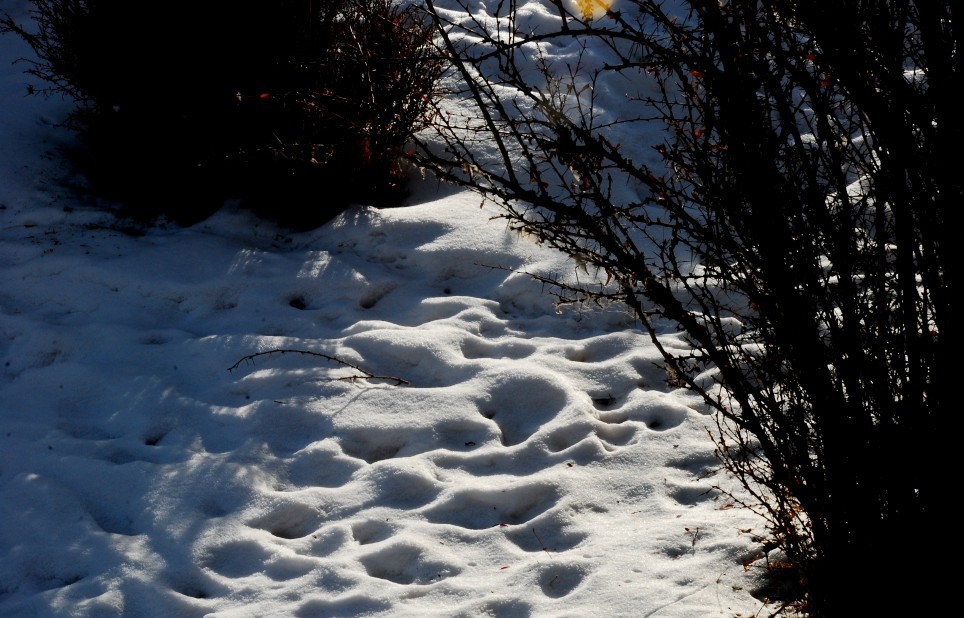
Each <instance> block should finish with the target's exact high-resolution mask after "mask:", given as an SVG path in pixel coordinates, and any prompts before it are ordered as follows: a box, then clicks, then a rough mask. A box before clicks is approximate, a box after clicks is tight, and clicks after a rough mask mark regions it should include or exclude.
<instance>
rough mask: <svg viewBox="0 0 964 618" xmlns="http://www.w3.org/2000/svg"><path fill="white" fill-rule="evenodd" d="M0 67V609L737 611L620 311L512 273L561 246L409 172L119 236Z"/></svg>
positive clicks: (552, 258)
mask: <svg viewBox="0 0 964 618" xmlns="http://www.w3.org/2000/svg"><path fill="white" fill-rule="evenodd" d="M439 4H442V2H441V1H440V2H439ZM25 6H26V2H25V1H24V0H4V1H3V2H2V4H0V7H2V8H3V9H4V10H8V11H11V12H13V13H14V14H17V12H21V13H20V14H22V11H23V8H22V7H25ZM535 6H536V4H535V3H533V7H535ZM546 6H549V5H546ZM543 8H544V7H543ZM549 8H550V9H551V6H550V7H549ZM543 14H544V15H545V17H543V19H549V18H550V17H551V15H552V14H553V13H552V11H550V10H546V11H545V12H544V13H543ZM529 15H530V16H531V15H536V16H537V17H533V18H534V19H537V18H538V12H536V11H534V10H533V11H531V12H530V13H529ZM28 51H29V50H28V49H27V48H26V47H25V46H24V45H23V44H22V42H20V41H19V40H17V39H15V38H14V37H12V36H4V37H0V71H2V81H0V101H2V103H0V105H2V106H3V107H2V113H3V119H4V122H3V124H2V125H0V131H2V132H3V136H2V142H3V144H4V148H3V149H2V150H0V278H2V279H0V280H2V282H3V284H2V287H0V419H2V427H0V429H2V431H0V521H2V522H3V525H2V526H0V615H3V616H137V617H141V616H148V617H150V616H163V617H166V616H219V617H229V616H230V617H241V616H259V617H261V616H299V617H302V616H320V617H323V616H412V617H426V616H445V617H452V616H465V617H474V616H501V617H516V616H520V617H521V616H553V617H561V616H573V617H575V616H592V615H600V616H627V617H637V616H659V617H661V618H668V617H672V616H676V617H704V616H738V615H742V616H751V615H757V613H758V612H760V611H761V606H762V605H763V601H761V600H759V599H757V598H754V596H753V595H752V594H751V592H752V590H753V589H754V587H755V586H758V585H759V583H760V580H759V575H760V572H761V570H762V569H761V567H760V563H758V562H751V561H752V560H753V559H754V558H757V557H759V556H760V552H761V545H760V538H759V536H758V535H763V534H764V533H765V529H764V523H763V521H762V520H761V519H759V518H758V517H757V516H755V515H753V514H752V513H751V512H749V511H748V510H745V509H742V508H739V507H735V506H734V504H733V500H732V498H731V497H730V496H728V495H727V494H726V493H725V492H724V491H721V490H726V491H732V492H735V493H736V494H737V495H740V491H741V490H740V488H739V487H738V485H737V484H736V483H735V482H734V481H733V479H731V478H729V477H727V476H726V475H725V474H724V473H722V472H720V471H719V470H718V463H717V461H716V459H715V457H714V453H713V451H714V444H713V442H712V440H711V439H710V437H709V436H708V431H711V430H712V429H713V427H714V423H713V418H712V416H710V415H708V413H707V412H706V411H705V410H703V409H702V408H701V406H700V405H699V403H698V401H697V400H696V399H694V398H693V397H692V396H690V395H688V394H687V393H685V392H684V391H680V390H676V389H674V388H672V387H671V386H668V385H667V384H666V381H667V380H666V375H665V373H664V372H663V371H662V370H661V369H660V368H659V366H658V365H659V355H658V353H657V351H656V349H655V347H654V346H653V344H652V343H651V342H650V341H649V338H648V336H647V335H646V334H645V333H643V332H642V331H641V330H640V329H638V328H637V327H636V325H635V324H634V323H633V320H632V318H631V316H630V315H629V314H628V313H627V311H626V310H625V309H624V308H621V307H618V306H612V307H607V308H593V307H573V306H557V304H556V298H555V297H554V296H553V295H552V294H551V290H550V289H548V288H547V287H546V286H544V285H543V284H542V283H539V282H538V281H536V280H535V279H533V278H532V277H530V276H529V275H527V274H524V273H522V272H521V271H523V270H524V271H526V272H528V273H536V274H542V275H547V276H556V277H563V278H565V277H575V276H585V273H580V272H578V268H577V267H576V266H575V265H573V264H572V263H571V262H570V261H568V260H567V259H566V258H565V256H563V255H561V254H559V253H556V252H554V251H552V250H550V249H547V248H544V247H540V246H538V245H536V244H534V243H533V242H532V241H531V240H530V239H527V238H525V237H521V236H518V235H516V234H513V233H512V232H510V231H509V230H507V228H506V224H505V222H504V221H503V220H501V219H499V218H498V217H497V215H498V214H499V212H498V211H497V210H496V209H495V207H494V206H493V205H491V204H481V205H480V199H479V197H478V196H475V195H473V194H470V193H466V192H463V191H458V190H454V189H452V188H445V187H439V186H438V185H437V184H436V183H434V182H432V181H429V180H418V179H415V180H414V184H413V194H412V197H411V198H410V199H409V201H408V203H407V205H406V206H405V207H402V208H396V209H384V210H378V209H374V208H371V207H367V206H364V205H358V206H354V207H352V208H350V209H349V210H348V211H346V212H345V213H344V214H343V215H341V216H339V217H338V218H337V219H335V220H333V221H331V222H330V223H328V224H326V225H325V226H323V227H321V228H319V229H316V230H312V231H306V232H297V233H296V232H291V231H289V230H285V229H281V228H278V227H275V226H273V225H272V224H270V223H268V222H266V221H261V220H258V219H256V218H254V216H253V215H251V214H249V213H245V212H243V211H240V210H238V209H236V208H232V206H231V205H227V206H226V207H225V208H224V209H223V210H222V211H221V212H218V213H217V214H215V215H214V216H212V217H211V218H210V219H208V220H205V221H203V222H200V223H197V224H195V225H192V226H189V227H178V226H175V225H165V224H159V225H157V226H154V227H150V228H146V229H143V230H141V231H140V232H139V233H133V232H134V230H132V229H131V228H130V227H129V226H128V225H126V224H124V223H123V222H122V221H119V220H117V219H116V218H115V217H114V216H113V214H112V213H111V212H110V210H109V209H105V208H103V207H102V206H101V205H98V204H93V203H91V202H90V200H89V199H85V198H82V197H79V196H78V195H77V194H76V193H75V192H74V191H72V190H71V189H70V184H71V183H72V182H74V181H75V180H76V179H75V178H74V177H73V176H72V172H71V171H70V169H69V166H68V165H67V163H66V162H65V160H64V158H63V157H62V156H61V154H60V150H59V147H60V146H61V145H62V144H64V143H68V142H69V141H70V140H71V139H73V138H72V136H71V135H70V133H69V132H68V131H66V130H65V129H63V128H61V127H59V125H58V123H59V122H61V121H62V120H63V118H64V115H65V114H66V112H67V110H68V109H69V103H68V102H65V101H61V100H59V99H57V98H50V99H43V98H40V97H28V96H27V95H26V84H27V83H28V82H29V81H30V79H29V78H28V77H27V76H25V75H24V74H23V70H24V68H25V66H24V65H23V64H11V61H13V60H14V59H16V58H18V57H22V56H24V55H27V54H28ZM145 190H150V187H145ZM667 342H668V343H669V344H671V345H677V346H678V345H683V344H682V343H680V342H676V343H675V344H674V342H673V341H672V335H667ZM284 350H288V351H287V352H282V351H284ZM329 357H330V358H329ZM331 358H334V359H337V360H335V361H333V360H331ZM338 361H341V362H338ZM372 376H374V377H372ZM747 563H750V564H749V566H748V567H747V568H745V566H744V565H745V564H747Z"/></svg>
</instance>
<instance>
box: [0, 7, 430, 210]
mask: <svg viewBox="0 0 964 618" xmlns="http://www.w3.org/2000/svg"><path fill="white" fill-rule="evenodd" d="M31 4H32V7H33V9H32V11H31V14H32V17H33V20H32V22H30V23H26V24H21V23H19V22H17V21H16V20H15V19H13V18H12V17H11V16H10V15H6V14H5V15H3V17H2V19H0V31H3V32H6V33H12V34H14V35H18V36H20V37H21V38H23V39H24V40H25V41H26V42H27V43H28V44H29V45H30V46H31V48H32V49H33V51H34V53H35V56H36V57H35V58H30V59H26V62H28V63H29V64H28V68H27V72H28V73H31V74H33V75H35V76H37V77H39V78H40V79H41V80H43V82H44V83H45V84H46V86H45V87H43V88H41V89H40V90H39V92H41V93H43V94H51V93H55V94H62V95H65V96H68V97H71V98H73V99H74V100H75V101H77V103H78V108H77V112H76V114H74V116H73V118H72V123H71V124H72V126H74V127H75V128H76V129H77V130H78V131H79V133H80V135H81V137H82V141H83V144H84V146H85V151H84V152H83V153H80V154H82V156H81V157H80V161H81V162H82V163H83V165H84V166H85V169H86V170H87V172H88V174H89V176H90V178H91V180H92V182H93V184H94V187H95V190H96V191H97V192H98V193H99V194H101V195H106V196H107V197H110V198H114V199H118V200H120V201H121V202H123V203H125V204H127V205H128V207H129V209H130V210H132V211H133V212H135V213H137V214H141V215H146V216H153V215H156V214H160V213H164V214H169V215H173V216H175V217H176V218H179V219H183V220H188V221H191V220H197V219H199V218H203V217H204V216H206V215H207V214H210V212H211V211H212V210H213V209H216V208H217V207H219V206H220V204H221V203H223V201H224V199H225V198H228V197H238V198H241V199H242V200H243V201H244V202H245V203H246V204H248V205H249V206H251V207H253V208H256V209H258V210H259V211H260V212H262V213H264V214H270V215H272V216H276V217H280V218H282V219H284V220H285V221H287V222H290V223H292V224H296V225H300V226H314V225H317V224H319V223H321V222H324V221H325V220H327V219H328V218H330V217H331V216H334V215H335V214H337V213H338V212H340V211H341V210H342V209H344V208H345V207H346V206H347V205H348V204H350V203H351V202H354V201H364V202H368V203H372V204H375V205H380V206H390V205H395V204H397V203H398V202H399V201H400V200H401V199H402V197H403V196H404V185H405V176H404V173H403V172H402V170H401V169H400V167H399V161H400V160H401V158H402V155H403V150H404V144H405V142H406V140H407V139H408V137H409V135H410V133H411V132H412V131H415V130H418V129H419V128H421V126H422V125H423V123H424V122H425V120H426V113H427V112H428V110H429V105H428V101H429V100H430V98H431V97H432V96H433V88H434V83H435V79H436V78H437V76H438V73H439V70H440V66H439V59H438V56H437V54H436V53H435V47H434V45H433V41H432V30H431V26H430V24H428V23H427V22H425V21H424V19H423V15H422V13H421V12H420V11H419V9H418V8H417V7H415V6H414V5H409V4H401V3H398V2H395V1H393V0H335V1H332V2H313V1H311V0H280V1H276V2H259V3H253V4H252V3H248V4H238V3H233V2H227V1H226V0H213V1H210V2H203V3H191V2H174V3H173V4H172V3H167V4H165V6H164V7H163V10H160V9H159V8H158V7H157V6H154V5H151V4H149V3H147V4H145V3H137V2H128V1H125V0H31Z"/></svg>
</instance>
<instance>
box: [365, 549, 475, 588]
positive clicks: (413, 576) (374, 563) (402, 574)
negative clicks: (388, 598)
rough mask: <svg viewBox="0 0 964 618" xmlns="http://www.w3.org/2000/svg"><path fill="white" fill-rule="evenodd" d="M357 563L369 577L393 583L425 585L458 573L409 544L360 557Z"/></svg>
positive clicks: (452, 567)
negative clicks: (359, 562)
mask: <svg viewBox="0 0 964 618" xmlns="http://www.w3.org/2000/svg"><path fill="white" fill-rule="evenodd" d="M361 563H362V565H363V566H364V567H365V570H366V571H367V572H368V574H369V575H371V576H372V577H377V578H379V579H387V580H388V581H390V582H395V583H396V584H406V585H407V584H418V585H426V584H431V583H434V582H437V581H441V580H443V579H446V578H448V577H452V576H453V575H458V574H459V569H458V567H456V566H454V565H452V564H449V563H447V562H444V561H442V560H438V559H434V558H432V557H431V556H430V555H429V554H428V552H427V551H426V550H425V549H423V548H421V547H419V546H418V545H415V544H413V543H405V542H395V543H392V544H391V545H389V546H388V547H385V548H381V549H379V550H378V551H375V552H373V553H371V554H368V555H366V556H363V557H362V558H361Z"/></svg>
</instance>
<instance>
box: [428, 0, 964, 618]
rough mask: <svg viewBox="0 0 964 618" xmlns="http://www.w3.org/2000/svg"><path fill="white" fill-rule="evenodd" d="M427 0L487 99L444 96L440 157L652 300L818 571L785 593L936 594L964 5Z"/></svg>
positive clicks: (829, 609)
mask: <svg viewBox="0 0 964 618" xmlns="http://www.w3.org/2000/svg"><path fill="white" fill-rule="evenodd" d="M427 4H428V6H429V9H430V11H431V12H432V13H433V16H434V19H435V22H436V25H437V27H438V29H439V32H440V33H441V34H442V35H443V37H444V40H445V44H446V47H447V50H448V54H449V57H450V61H451V63H452V65H451V66H452V71H453V73H454V74H455V75H457V77H458V79H456V80H453V83H459V84H461V85H462V86H463V87H464V90H462V91H461V92H457V93H453V96H455V97H458V98H459V100H460V101H461V104H462V105H463V108H464V109H466V110H468V111H466V112H465V113H464V114H462V115H460V114H459V113H457V112H451V110H440V113H439V115H438V116H437V118H438V122H437V123H436V127H435V128H436V132H435V133H434V134H432V135H431V136H430V137H426V138H425V139H424V140H423V141H422V144H421V149H420V153H419V157H420V160H421V162H422V164H423V165H425V166H428V167H430V168H432V169H433V170H434V171H435V172H436V173H437V174H438V175H440V176H441V177H443V178H446V179H448V180H450V181H453V182H455V183H458V184H461V185H464V186H469V187H472V188H474V189H476V190H478V191H480V192H482V193H483V194H485V195H486V196H488V197H489V198H490V199H492V200H494V201H497V202H499V203H500V205H501V206H502V208H503V211H502V212H503V216H504V217H505V218H506V219H507V221H508V224H509V225H510V226H511V227H513V228H516V229H520V230H523V231H525V232H527V233H529V234H531V235H533V236H534V237H536V238H538V239H539V240H540V241H541V242H544V243H547V244H549V245H551V246H554V247H557V248H559V249H561V250H562V251H564V252H566V253H568V254H569V255H571V256H572V257H573V258H574V259H576V260H577V261H578V262H579V263H580V264H583V265H589V266H592V267H595V268H596V269H597V272H598V273H599V274H600V277H599V282H598V283H597V284H595V285H593V286H589V285H586V286H572V285H569V290H568V293H569V296H570V297H574V296H575V295H578V294H581V295H582V297H583V298H590V299H596V300H599V301H602V300H620V301H623V302H625V303H627V304H628V305H629V306H630V307H631V308H632V309H633V311H634V313H635V315H636V317H637V318H638V320H639V323H640V324H641V325H642V327H643V328H645V329H646V330H647V331H648V332H649V333H650V335H651V339H652V341H653V343H654V344H655V345H656V346H657V347H659V349H660V351H661V352H662V355H663V359H664V362H665V366H666V370H667V374H668V377H669V379H670V380H671V381H672V383H673V384H674V385H680V386H685V387H687V388H689V389H691V390H692V391H694V392H695V393H698V394H699V395H700V396H701V397H702V398H703V400H704V402H705V403H706V405H707V406H708V407H709V408H711V409H712V410H715V412H716V418H717V420H718V432H717V433H716V440H717V444H718V447H719V448H718V454H719V456H720V458H721V461H722V463H723V465H724V466H725V467H726V468H728V469H729V470H730V471H731V472H732V473H734V474H735V475H736V476H737V477H738V478H739V480H740V481H742V482H743V484H744V485H745V487H746V489H747V490H748V491H749V492H750V495H751V496H753V501H752V502H751V503H748V504H747V506H749V507H751V508H754V509H756V510H758V511H759V512H760V513H761V514H762V515H763V516H764V517H765V518H766V520H767V521H768V522H769V525H770V543H771V544H772V546H773V547H776V548H778V549H779V550H780V552H781V554H782V559H781V563H780V564H781V566H783V567H789V568H788V569H781V570H780V571H781V573H790V574H791V576H792V582H791V583H793V584H794V585H793V586H790V587H789V588H787V587H783V593H782V594H784V595H787V596H786V597H785V598H783V599H782V600H774V599H768V600H770V601H774V602H777V601H780V602H781V603H783V607H784V609H785V610H786V611H790V610H791V609H793V608H795V609H797V610H800V611H806V612H808V613H810V614H811V615H813V616H836V615H844V614H850V613H856V614H863V615H886V613H887V610H888V608H889V607H891V605H892V604H895V606H906V607H910V606H914V607H917V608H922V607H930V606H931V605H932V604H936V603H937V601H936V598H937V597H938V596H939V595H940V594H941V591H940V590H939V589H937V588H936V587H937V586H938V585H939V584H938V582H941V581H946V580H944V579H942V577H941V573H942V569H943V567H942V566H940V565H941V561H940V560H939V556H940V554H941V553H942V551H943V550H942V549H941V547H940V546H939V543H938V542H937V541H935V540H934V539H929V540H928V539H925V538H924V537H926V536H928V531H931V530H936V529H938V527H940V526H941V525H942V524H945V523H946V522H949V521H950V519H945V518H946V517H949V506H948V505H947V503H946V501H945V498H944V492H945V491H946V488H947V487H948V486H949V479H947V476H946V474H947V469H946V467H944V466H943V465H942V464H941V463H940V458H941V457H942V454H945V453H947V452H949V451H950V448H951V445H950V440H951V439H952V438H951V437H952V436H954V437H956V436H957V435H959V433H958V432H957V431H955V430H953V427H954V425H953V421H952V417H951V410H950V405H951V404H950V392H949V389H950V387H951V382H950V371H949V367H950V366H951V359H950V357H949V354H950V353H951V351H953V350H956V349H957V339H956V337H957V335H956V332H957V328H956V323H955V321H956V317H955V312H954V306H955V303H956V302H957V301H956V300H955V288H956V276H955V272H956V271H955V269H954V268H952V267H951V264H950V255H951V254H950V253H949V251H950V247H951V239H950V234H952V233H953V230H955V229H956V226H954V225H953V224H952V221H951V218H950V213H951V212H953V209H954V208H958V207H959V204H961V203H962V189H961V181H960V179H961V176H960V174H959V173H958V172H956V171H955V169H954V164H953V163H952V161H955V160H956V159H955V156H954V152H953V151H954V148H955V146H956V144H958V140H959V139H960V137H961V129H960V126H961V123H960V120H959V118H958V114H957V113H956V112H955V98H954V96H955V95H953V94H952V93H953V89H952V88H951V84H953V83H954V81H955V80H956V79H957V78H958V77H959V76H960V70H961V66H960V54H959V49H958V43H957V36H956V35H957V31H956V30H955V29H954V22H953V11H952V8H951V7H952V3H949V2H936V3H931V2H928V3H916V2H897V3H874V2H862V1H858V2H842V3H833V5H832V6H831V5H829V4H826V3H812V2H798V1H793V0H777V1H768V2H679V3H677V4H672V3H665V4H658V3H653V2H645V1H642V0H622V2H620V3H619V5H618V7H617V8H618V11H616V10H611V11H609V12H608V13H607V14H606V16H604V17H600V18H598V19H596V20H590V19H589V18H588V15H587V14H585V13H581V12H580V13H579V14H575V15H574V14H571V13H570V12H569V11H568V9H567V6H569V5H568V4H564V3H562V2H557V1H550V0H547V2H546V3H545V5H546V8H547V9H548V10H550V11H554V12H555V13H557V14H559V15H560V17H559V21H558V22H557V23H556V24H555V25H554V26H552V27H551V28H546V27H545V25H544V22H543V23H541V24H540V25H539V27H530V26H529V25H527V24H528V23H529V22H524V21H523V17H524V16H523V15H522V14H521V13H520V12H518V11H517V10H516V8H515V5H514V4H513V3H509V4H502V3H494V2H493V3H491V6H490V7H489V8H490V9H491V10H490V11H488V12H487V13H482V12H473V6H474V5H472V6H470V5H469V4H467V3H466V4H459V3H455V4H457V5H458V7H459V8H457V9H456V10H445V9H442V8H437V7H436V6H435V5H436V2H434V1H433V0H428V1H427ZM439 4H440V3H439ZM451 4H453V3H446V5H447V6H448V5H451ZM590 44H591V45H590ZM547 46H559V47H564V48H565V49H566V50H568V51H569V53H568V59H567V60H566V61H565V62H564V63H556V64H552V63H551V62H548V61H547V58H549V57H551V56H552V55H551V54H544V53H541V52H540V50H542V49H544V48H545V47H547ZM573 50H575V51H573ZM606 88H609V89H614V88H619V89H620V91H622V92H626V93H628V96H629V97H630V99H631V100H632V101H634V102H635V107H634V109H635V110H636V113H635V114H634V116H633V117H629V118H627V117H614V116H613V115H612V114H610V113H608V112H607V110H606V109H605V105H604V103H605V102H604V101H600V100H599V99H597V98H596V96H595V95H594V93H595V92H597V91H599V90H604V89H606ZM445 111H448V112H450V113H447V114H446V113H442V112H445ZM654 121H659V122H660V126H661V127H663V130H662V133H661V135H660V136H659V137H658V139H655V140H654V139H653V126H654ZM480 141H485V142H487V143H489V144H494V145H495V147H496V149H495V150H496V153H497V154H496V155H495V156H494V157H492V156H490V153H491V152H492V150H491V149H480V148H478V147H477V144H478V142H480ZM640 146H645V148H641V147H640ZM606 282H609V283H608V284H606ZM673 331H680V332H682V333H683V334H684V335H685V338H686V340H687V341H688V342H689V344H690V346H691V352H681V351H680V350H679V349H678V347H669V346H666V345H664V344H663V336H664V335H666V334H668V333H670V332H673ZM841 570H853V571H860V573H861V575H860V577H859V578H847V577H841V576H840V573H841ZM773 574H774V575H775V574H776V573H773ZM773 590H776V588H773V587H771V588H769V589H767V590H761V595H768V594H771V593H772V591H773ZM788 590H789V592H788Z"/></svg>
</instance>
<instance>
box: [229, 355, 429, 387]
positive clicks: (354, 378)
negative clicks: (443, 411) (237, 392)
mask: <svg viewBox="0 0 964 618" xmlns="http://www.w3.org/2000/svg"><path fill="white" fill-rule="evenodd" d="M274 354H303V355H305V356H317V357H319V358H324V359H325V360H330V361H332V362H335V363H338V364H339V365H344V366H345V367H351V368H352V369H354V370H355V371H360V372H362V374H364V375H360V376H345V377H341V378H335V379H336V380H343V381H345V382H355V381H357V380H387V381H389V382H394V383H395V384H396V385H397V386H402V385H409V384H411V382H409V381H408V380H404V379H402V378H399V377H396V376H379V375H375V374H373V373H371V372H370V371H367V370H365V369H362V368H361V367H359V366H358V365H354V364H352V363H349V362H348V361H346V360H342V359H340V358H338V357H336V356H330V355H328V354H322V353H321V352H314V351H312V350H296V349H290V348H277V349H274V350H265V351H264V352H256V353H254V354H248V355H247V356H244V357H242V358H241V359H240V360H239V361H238V362H236V363H234V364H233V365H231V366H230V367H228V371H229V372H230V371H234V370H235V369H237V368H238V367H240V366H241V363H244V362H253V361H254V359H256V358H258V357H259V356H269V355H274Z"/></svg>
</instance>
